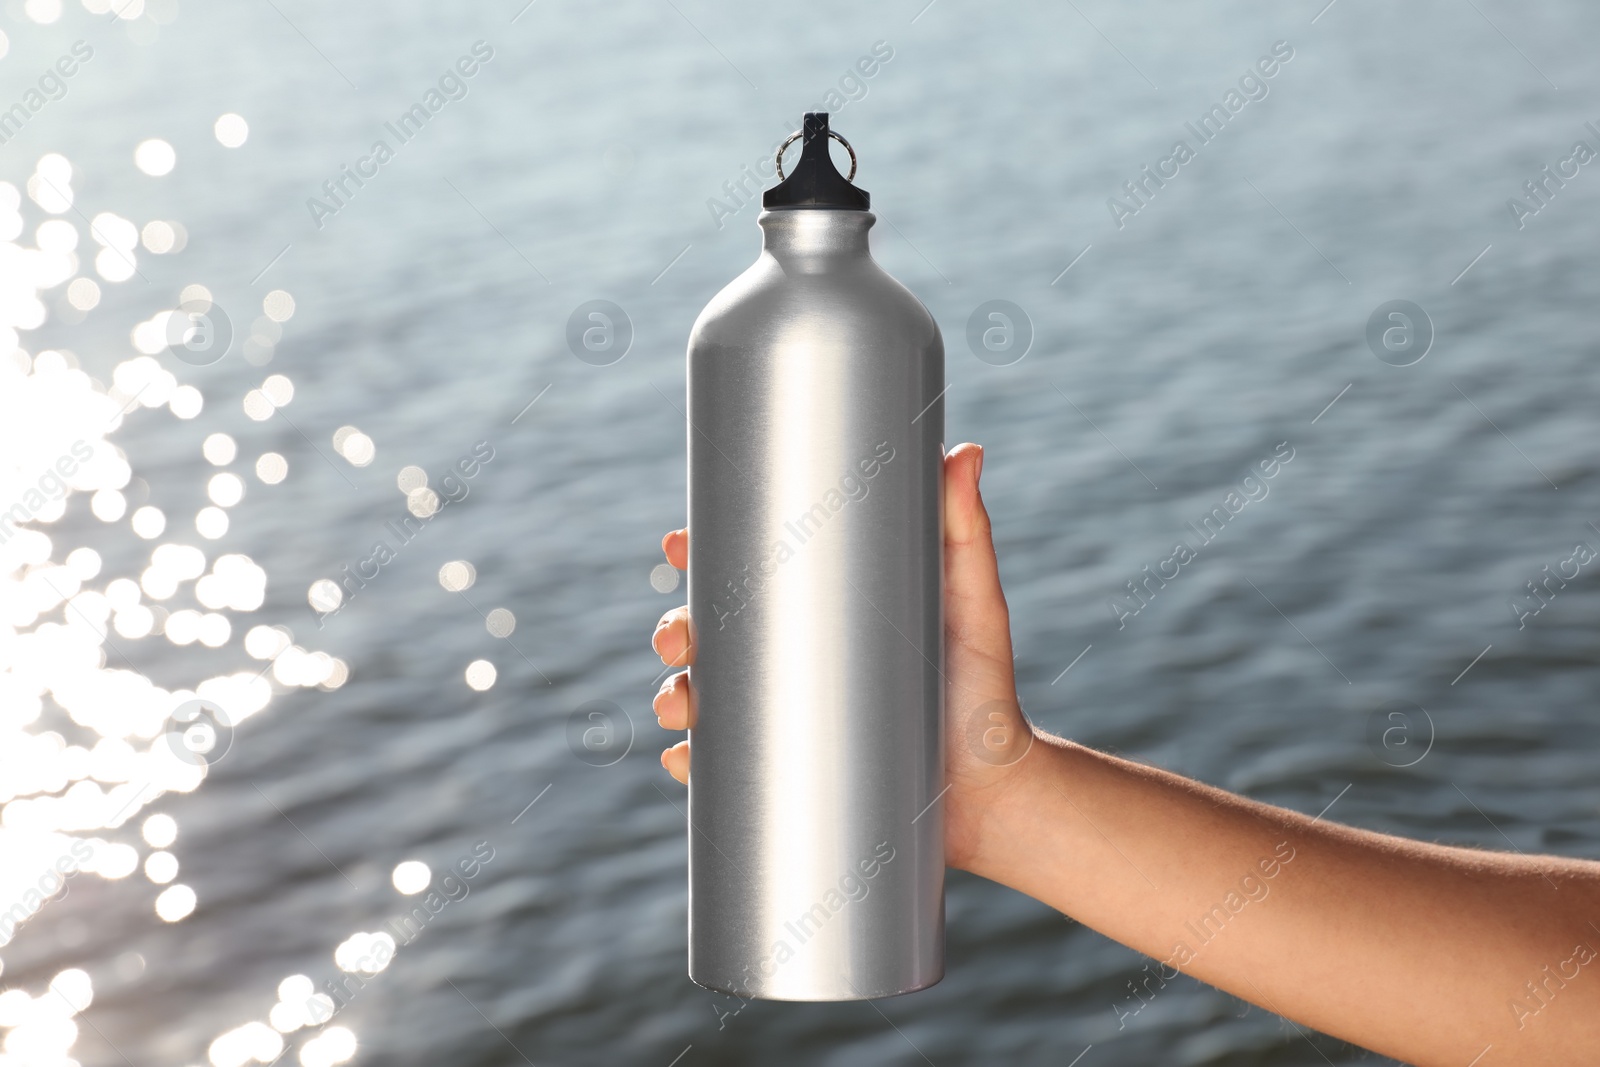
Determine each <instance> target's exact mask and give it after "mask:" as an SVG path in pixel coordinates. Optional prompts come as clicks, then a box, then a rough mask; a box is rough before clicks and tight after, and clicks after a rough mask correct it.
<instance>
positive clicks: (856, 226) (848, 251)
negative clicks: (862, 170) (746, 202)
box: [756, 207, 877, 265]
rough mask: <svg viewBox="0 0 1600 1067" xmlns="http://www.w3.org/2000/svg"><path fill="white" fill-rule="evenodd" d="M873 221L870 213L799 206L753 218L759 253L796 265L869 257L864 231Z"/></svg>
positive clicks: (764, 212) (775, 210) (779, 209)
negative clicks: (759, 239)
mask: <svg viewBox="0 0 1600 1067" xmlns="http://www.w3.org/2000/svg"><path fill="white" fill-rule="evenodd" d="M876 221H877V219H876V218H875V217H874V216H873V214H872V212H870V211H854V210H843V209H841V210H835V209H832V208H798V207H797V208H778V209H774V210H772V211H763V212H762V213H761V214H760V215H759V216H758V217H757V218H756V224H757V225H759V226H760V227H761V249H762V251H764V252H767V253H769V254H770V255H771V256H772V257H773V258H775V259H777V260H779V261H780V262H784V261H788V262H793V263H795V264H797V265H799V264H804V263H806V262H813V261H821V260H828V259H834V258H840V257H862V256H870V253H869V252H868V250H867V231H868V230H870V229H871V228H872V224H873V223H874V222H876Z"/></svg>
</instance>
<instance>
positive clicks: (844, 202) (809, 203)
mask: <svg viewBox="0 0 1600 1067" xmlns="http://www.w3.org/2000/svg"><path fill="white" fill-rule="evenodd" d="M796 138H803V142H802V144H801V149H800V162H798V163H796V164H795V167H794V173H793V174H790V175H789V176H788V177H783V151H784V149H785V148H788V147H789V145H791V144H793V143H794V141H795V139H796ZM830 138H832V139H833V140H836V141H838V142H839V143H840V144H842V145H844V147H845V150H846V151H848V152H849V153H850V173H849V175H848V176H846V175H843V174H840V173H839V171H838V169H837V168H835V167H834V165H833V159H832V157H831V156H830V155H829V154H828V140H829V139H830ZM777 163H778V176H779V177H780V178H782V179H783V180H782V181H780V182H779V183H778V184H777V185H774V186H773V187H772V188H771V189H768V190H767V191H766V192H765V193H764V194H763V195H762V197H761V206H762V207H764V208H768V209H772V208H843V209H845V210H849V211H866V210H867V209H868V207H869V206H870V205H871V203H872V196H871V194H869V193H868V192H867V191H866V190H865V189H859V188H857V187H856V186H854V185H852V184H850V179H851V178H854V177H855V176H856V153H855V149H853V148H851V147H850V142H849V141H846V140H845V139H844V138H843V137H840V136H839V135H838V134H837V133H834V132H833V131H832V130H830V129H828V113H827V112H826V111H808V112H806V116H805V121H804V123H803V124H802V126H801V130H800V132H799V133H796V134H792V135H791V136H790V137H789V139H788V140H786V141H784V142H783V146H782V147H780V148H779V149H778V160H777Z"/></svg>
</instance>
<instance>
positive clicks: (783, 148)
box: [774, 130, 856, 181]
mask: <svg viewBox="0 0 1600 1067" xmlns="http://www.w3.org/2000/svg"><path fill="white" fill-rule="evenodd" d="M803 135H804V131H803V130H797V131H796V132H794V133H791V134H790V135H789V139H788V140H787V141H784V142H783V143H782V144H781V145H779V146H778V155H777V158H776V159H775V160H774V162H775V163H776V164H777V167H778V180H779V181H782V180H783V179H784V178H787V177H788V175H787V174H785V173H783V153H784V152H785V151H787V150H788V148H789V146H790V145H792V144H794V143H795V142H796V141H798V140H799V139H800V138H801V137H802V136H803ZM828 136H829V137H832V138H833V139H834V140H835V141H838V142H839V143H840V144H842V145H844V150H845V151H846V152H849V153H850V173H849V174H846V175H845V176H844V180H845V181H850V180H852V179H853V178H855V176H856V150H855V149H854V148H851V147H850V142H849V141H846V140H845V139H844V138H843V137H840V136H839V135H838V134H837V133H835V132H834V131H833V130H829V131H828Z"/></svg>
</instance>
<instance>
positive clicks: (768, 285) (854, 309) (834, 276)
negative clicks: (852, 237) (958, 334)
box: [689, 252, 942, 351]
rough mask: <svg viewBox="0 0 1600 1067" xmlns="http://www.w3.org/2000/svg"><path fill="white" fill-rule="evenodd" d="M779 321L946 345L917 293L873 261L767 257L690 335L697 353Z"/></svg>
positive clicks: (715, 301) (709, 307) (732, 285)
mask: <svg viewBox="0 0 1600 1067" xmlns="http://www.w3.org/2000/svg"><path fill="white" fill-rule="evenodd" d="M782 324H790V325H797V326H802V327H803V328H817V327H819V326H820V327H824V328H831V329H841V328H849V327H852V326H862V327H868V326H870V327H871V328H872V331H873V332H877V331H878V330H881V329H884V328H885V327H887V328H890V329H893V330H894V331H895V332H896V333H897V334H899V335H900V336H902V337H903V338H904V339H905V340H906V341H909V342H910V343H911V344H912V345H913V346H914V347H919V348H920V347H926V346H927V345H929V344H937V343H942V342H941V339H940V335H939V327H938V324H937V323H936V322H935V321H934V319H933V315H932V314H931V313H930V312H929V311H928V309H927V308H926V307H925V306H924V305H923V303H922V301H920V300H918V299H917V297H916V295H915V294H913V293H912V292H911V290H910V289H908V288H906V286H905V285H903V284H902V283H901V282H900V281H899V280H897V279H896V278H894V277H893V276H892V275H890V274H889V273H888V272H887V271H885V270H884V269H883V268H882V267H880V266H878V264H877V263H876V262H874V261H873V260H872V259H870V258H866V257H863V258H860V259H855V260H852V261H849V262H848V263H845V264H832V265H830V267H829V269H827V270H800V269H795V268H794V266H793V265H789V264H784V263H781V262H779V261H778V260H777V259H775V258H774V257H773V256H772V255H770V254H769V253H765V252H764V253H762V255H761V257H760V258H759V259H757V260H756V261H755V263H753V264H751V265H750V267H749V268H748V269H746V270H745V271H744V272H743V273H742V274H740V275H739V276H738V277H737V278H735V279H733V281H731V282H729V283H728V284H727V285H725V286H723V288H722V290H721V291H720V292H718V293H717V295H716V296H714V297H712V298H711V300H710V302H708V303H707V304H706V306H705V307H704V308H703V309H702V310H701V312H700V314H699V316H698V317H697V318H696V319H695V323H694V327H693V328H692V329H691V330H690V332H689V347H690V350H691V351H692V350H693V349H695V348H696V347H699V346H703V345H712V346H720V345H722V344H727V343H733V344H739V343H743V342H745V341H747V340H748V339H749V338H750V336H751V334H752V330H755V331H757V332H760V333H768V332H769V331H770V330H772V329H773V328H774V326H778V327H780V328H781V326H782Z"/></svg>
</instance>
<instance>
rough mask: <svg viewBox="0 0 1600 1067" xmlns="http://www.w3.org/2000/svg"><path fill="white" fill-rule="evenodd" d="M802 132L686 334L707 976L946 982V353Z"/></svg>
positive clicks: (696, 896) (865, 987) (697, 808)
mask: <svg viewBox="0 0 1600 1067" xmlns="http://www.w3.org/2000/svg"><path fill="white" fill-rule="evenodd" d="M800 136H802V134H795V135H794V136H793V137H791V138H790V139H789V140H790V142H792V141H793V140H794V139H795V138H797V137H800ZM803 136H804V146H803V149H802V151H801V155H800V160H799V162H798V163H797V164H796V166H795V170H794V173H793V174H792V175H789V176H788V177H786V178H785V177H784V176H783V171H782V155H783V150H782V149H779V153H778V156H779V170H778V175H779V177H780V179H782V180H781V181H780V183H779V184H778V185H776V186H775V187H773V188H772V189H769V190H767V192H766V194H765V196H764V199H763V206H764V210H763V211H762V212H761V214H760V216H759V217H758V218H757V220H756V222H757V224H758V225H759V226H760V227H761V238H762V243H761V256H760V258H759V259H758V260H756V262H755V264H754V265H753V266H751V267H750V269H748V270H746V271H745V272H744V273H743V274H741V275H740V276H739V277H738V278H736V279H735V280H734V281H733V282H732V283H731V284H729V285H728V286H727V287H726V288H725V289H723V290H722V291H721V292H720V293H718V294H717V295H716V297H714V298H713V299H712V301H711V302H710V303H709V304H708V305H706V308H705V310H704V311H702V312H701V313H700V317H699V319H698V320H697V321H696V322H695V324H694V329H693V331H692V332H691V333H690V336H689V355H688V358H689V370H688V381H689V396H688V423H689V426H688V437H689V539H690V540H689V553H690V556H689V610H690V615H691V618H692V620H693V621H692V624H693V626H694V629H695V640H696V643H697V652H696V659H695V662H694V665H693V667H692V668H691V669H690V676H691V682H692V687H693V691H694V694H695V700H696V711H697V716H698V718H697V722H696V725H695V727H694V729H693V730H692V731H691V732H690V743H691V746H692V748H691V750H692V752H693V767H692V772H691V775H690V778H689V976H690V977H691V978H692V979H694V981H695V982H697V983H699V984H700V985H702V986H706V987H708V988H711V989H716V990H722V991H724V992H728V993H732V994H735V995H738V996H741V997H760V998H766V999H774V1000H808V1001H832V1000H855V999H865V998H871V997H884V996H892V995H894V994H896V993H907V992H911V991H912V990H917V989H922V988H924V987H926V986H930V985H932V984H933V983H935V982H937V981H938V980H939V979H940V978H941V977H942V976H943V974H944V811H943V806H942V804H941V802H940V801H941V791H942V790H943V788H944V780H943V779H944V748H943V746H944V733H943V729H942V727H943V715H944V674H943V656H944V626H943V614H942V613H943V603H942V597H941V594H942V583H943V547H944V542H943V531H942V504H943V501H942V493H943V485H944V480H943V455H944V441H943V437H944V403H943V394H944V389H945V383H944V344H943V341H942V340H941V338H940V335H939V328H938V326H937V325H936V324H935V322H934V320H933V316H932V315H930V314H929V313H928V310H927V309H926V308H925V307H923V305H922V304H921V303H920V302H919V301H918V300H917V298H916V297H914V296H912V295H911V292H910V291H909V290H907V289H906V288H905V286H903V285H901V284H900V283H899V282H897V281H895V280H894V279H893V278H891V277H890V276H889V275H888V274H887V273H885V272H884V271H883V269H882V268H880V267H879V266H878V265H877V264H876V263H875V262H873V259H872V255H871V253H870V252H869V250H868V247H867V234H868V232H869V231H870V230H871V228H872V225H873V222H874V221H875V220H874V218H873V215H872V214H871V212H869V211H868V210H867V206H868V203H869V198H868V194H867V193H866V192H865V191H864V190H862V189H858V188H856V187H855V186H854V185H852V184H851V182H850V178H853V177H854V176H855V153H854V150H853V149H851V148H850V146H849V144H848V143H846V142H844V139H843V138H841V137H839V135H838V134H836V133H830V131H829V129H828V116H827V115H826V114H825V113H815V114H807V115H806V116H805V124H804V129H803ZM830 137H832V138H833V139H836V140H839V141H840V142H841V144H844V147H845V149H846V150H847V151H849V152H850V158H851V167H850V174H849V176H848V177H846V176H841V175H840V174H839V172H838V171H837V170H836V169H835V168H834V165H833V162H832V160H831V158H830V156H829V138H830ZM787 144H788V142H786V143H785V147H787Z"/></svg>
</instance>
